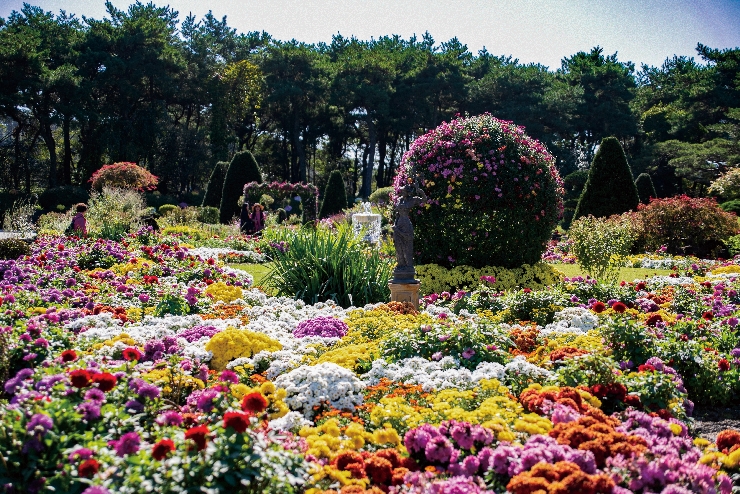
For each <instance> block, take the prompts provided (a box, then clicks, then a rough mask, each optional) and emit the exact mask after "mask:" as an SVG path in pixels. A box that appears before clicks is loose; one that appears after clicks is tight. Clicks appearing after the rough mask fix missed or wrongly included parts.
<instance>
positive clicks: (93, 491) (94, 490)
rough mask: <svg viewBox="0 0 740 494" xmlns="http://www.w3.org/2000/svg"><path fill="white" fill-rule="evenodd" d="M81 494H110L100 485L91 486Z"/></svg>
mask: <svg viewBox="0 0 740 494" xmlns="http://www.w3.org/2000/svg"><path fill="white" fill-rule="evenodd" d="M82 494H110V491H109V490H108V489H106V488H105V487H103V486H101V485H92V486H90V487H88V488H87V489H85V490H84V491H82Z"/></svg>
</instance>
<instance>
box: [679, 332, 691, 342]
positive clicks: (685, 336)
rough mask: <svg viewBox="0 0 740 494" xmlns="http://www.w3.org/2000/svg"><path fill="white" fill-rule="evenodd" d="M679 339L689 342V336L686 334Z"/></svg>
mask: <svg viewBox="0 0 740 494" xmlns="http://www.w3.org/2000/svg"><path fill="white" fill-rule="evenodd" d="M678 339H679V340H681V341H689V335H687V334H685V333H684V334H682V335H681V336H679V337H678Z"/></svg>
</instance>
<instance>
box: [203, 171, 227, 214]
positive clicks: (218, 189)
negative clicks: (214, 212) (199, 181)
mask: <svg viewBox="0 0 740 494" xmlns="http://www.w3.org/2000/svg"><path fill="white" fill-rule="evenodd" d="M228 167H229V163H227V162H226V161H219V162H218V163H216V166H214V167H213V171H211V177H210V178H209V179H208V185H206V192H205V194H203V203H202V206H210V207H213V208H218V207H221V195H222V193H223V189H224V179H225V178H226V169H227V168H228Z"/></svg>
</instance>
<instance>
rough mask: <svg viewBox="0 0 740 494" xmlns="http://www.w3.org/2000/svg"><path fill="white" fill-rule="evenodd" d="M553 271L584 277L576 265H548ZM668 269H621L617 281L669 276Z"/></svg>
mask: <svg viewBox="0 0 740 494" xmlns="http://www.w3.org/2000/svg"><path fill="white" fill-rule="evenodd" d="M550 266H552V267H554V268H555V269H557V270H559V271H562V272H563V273H565V276H567V277H568V278H572V277H574V276H586V273H585V272H583V270H581V268H580V267H579V266H578V264H550ZM671 273H672V271H671V270H670V269H645V268H622V269H621V270H620V271H619V279H620V280H625V281H633V280H635V279H636V278H640V279H644V278H649V277H650V276H661V275H668V274H671Z"/></svg>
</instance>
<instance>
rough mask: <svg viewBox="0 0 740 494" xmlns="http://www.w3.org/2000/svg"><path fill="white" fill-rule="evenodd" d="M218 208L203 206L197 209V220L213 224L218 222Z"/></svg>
mask: <svg viewBox="0 0 740 494" xmlns="http://www.w3.org/2000/svg"><path fill="white" fill-rule="evenodd" d="M218 215H219V211H218V208H214V207H211V206H204V207H202V208H199V209H198V221H200V222H201V223H208V224H215V223H218Z"/></svg>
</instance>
